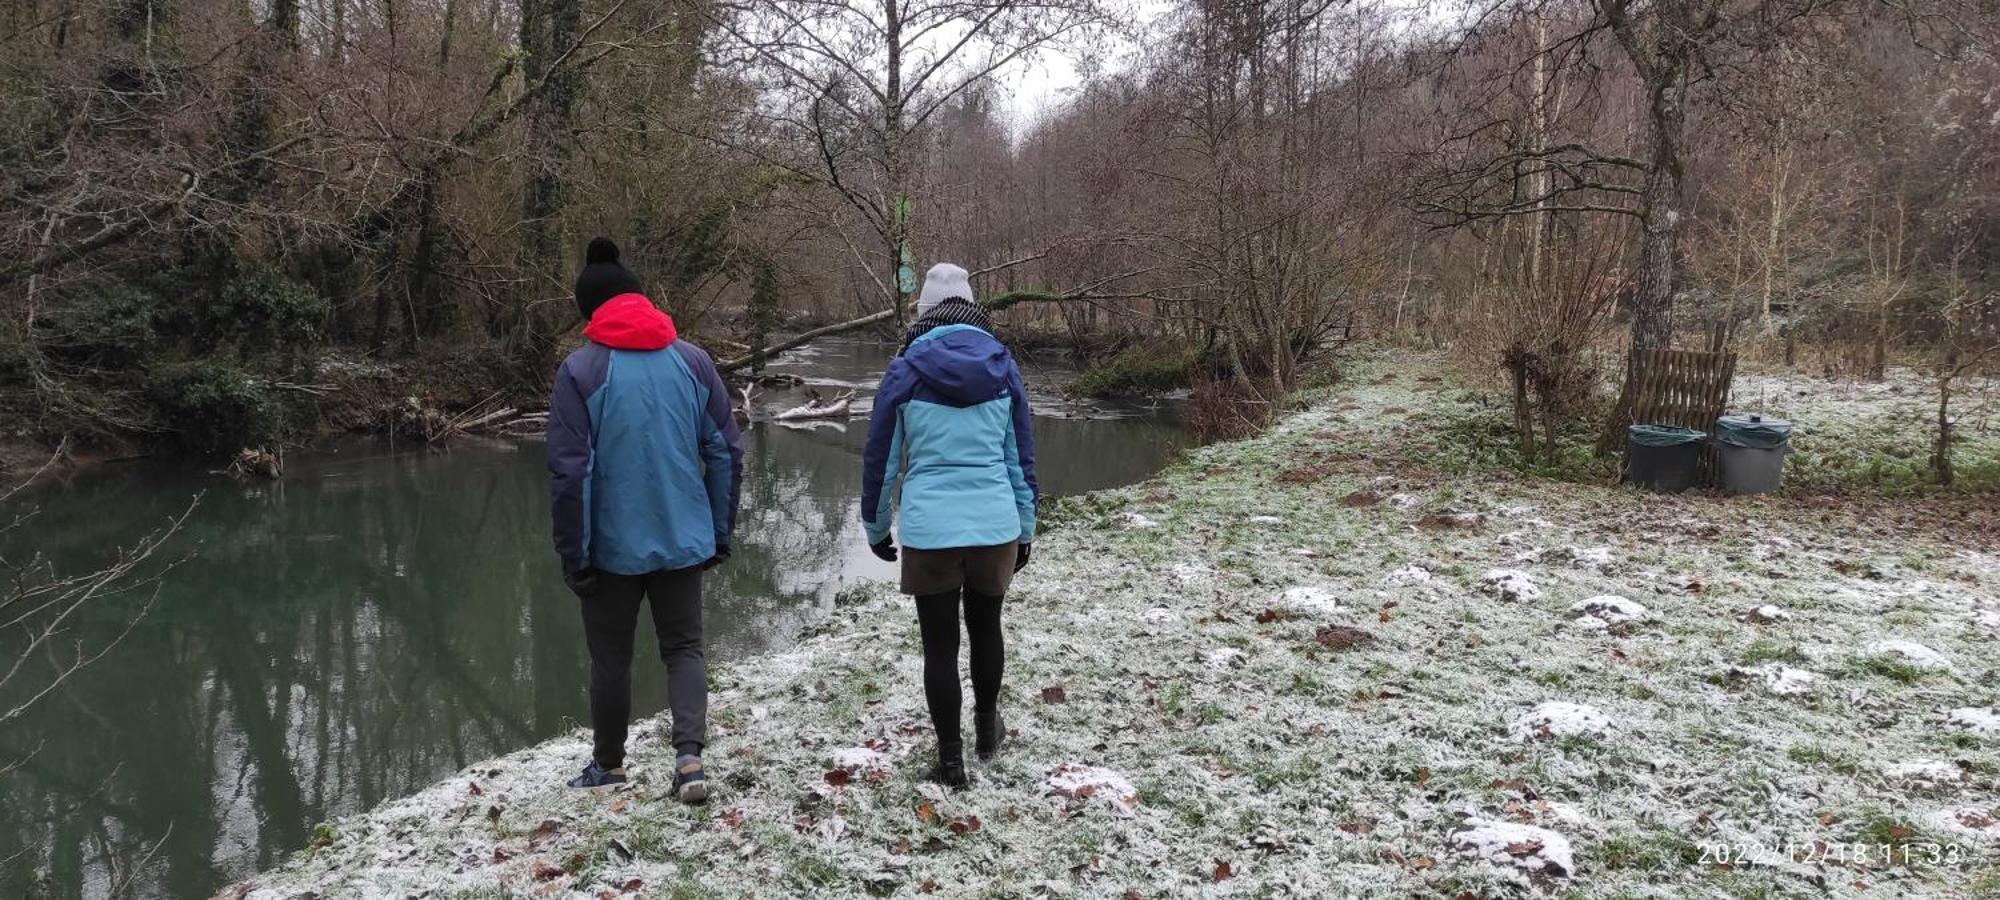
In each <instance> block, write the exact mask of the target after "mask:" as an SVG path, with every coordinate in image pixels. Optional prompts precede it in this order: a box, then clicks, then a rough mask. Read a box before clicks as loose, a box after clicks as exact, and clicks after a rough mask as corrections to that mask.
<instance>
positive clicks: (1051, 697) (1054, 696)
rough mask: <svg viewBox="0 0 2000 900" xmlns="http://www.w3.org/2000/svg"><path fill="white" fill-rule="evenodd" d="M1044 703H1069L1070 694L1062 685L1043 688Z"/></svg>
mask: <svg viewBox="0 0 2000 900" xmlns="http://www.w3.org/2000/svg"><path fill="white" fill-rule="evenodd" d="M1042 702H1043V703H1068V702H1069V692H1068V691H1065V690H1063V688H1062V685H1056V686H1055V687H1045V688H1042Z"/></svg>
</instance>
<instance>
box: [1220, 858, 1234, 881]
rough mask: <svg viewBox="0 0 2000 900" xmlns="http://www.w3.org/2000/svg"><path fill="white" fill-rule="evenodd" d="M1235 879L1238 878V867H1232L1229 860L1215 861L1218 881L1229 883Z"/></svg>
mask: <svg viewBox="0 0 2000 900" xmlns="http://www.w3.org/2000/svg"><path fill="white" fill-rule="evenodd" d="M1234 877H1236V867H1235V866H1232V865H1230V864H1229V860H1226V859H1218V860H1216V861H1215V880H1216V881H1228V880H1229V879H1231V878H1234Z"/></svg>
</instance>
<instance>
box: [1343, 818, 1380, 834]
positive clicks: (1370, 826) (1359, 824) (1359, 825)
mask: <svg viewBox="0 0 2000 900" xmlns="http://www.w3.org/2000/svg"><path fill="white" fill-rule="evenodd" d="M1340 830H1341V831H1345V832H1347V833H1348V834H1368V833H1369V832H1372V831H1374V830H1375V823H1374V822H1367V821H1354V822H1342V823H1340Z"/></svg>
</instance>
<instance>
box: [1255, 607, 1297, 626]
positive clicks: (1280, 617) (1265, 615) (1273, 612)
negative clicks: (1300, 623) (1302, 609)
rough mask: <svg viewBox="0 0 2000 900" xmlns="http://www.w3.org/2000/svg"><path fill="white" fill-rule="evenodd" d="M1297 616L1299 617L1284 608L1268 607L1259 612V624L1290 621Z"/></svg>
mask: <svg viewBox="0 0 2000 900" xmlns="http://www.w3.org/2000/svg"><path fill="white" fill-rule="evenodd" d="M1296 618H1298V616H1297V615H1294V614H1292V613H1289V612H1286V611H1284V610H1282V609H1267V610H1264V611H1263V612H1260V613H1258V614H1257V624H1259V625H1269V624H1271V623H1272V622H1289V621H1291V620H1293V619H1296Z"/></svg>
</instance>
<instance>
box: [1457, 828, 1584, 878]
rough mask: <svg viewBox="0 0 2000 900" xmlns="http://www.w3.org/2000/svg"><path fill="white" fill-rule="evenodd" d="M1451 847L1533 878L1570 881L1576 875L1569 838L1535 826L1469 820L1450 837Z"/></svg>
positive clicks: (1573, 855) (1573, 854)
mask: <svg viewBox="0 0 2000 900" xmlns="http://www.w3.org/2000/svg"><path fill="white" fill-rule="evenodd" d="M1451 845H1452V846H1453V847H1454V848H1456V849H1457V850H1458V852H1460V853H1462V854H1465V855H1466V856H1474V857H1478V858H1479V859H1483V860H1485V861H1487V862H1490V863H1492V864H1494V865H1496V866H1514V867H1516V868H1519V869H1523V870H1525V871H1527V872H1529V873H1532V874H1537V875H1554V876H1562V877H1567V876H1569V875H1570V874H1572V873H1574V872H1575V871H1576V858H1575V853H1574V851H1572V850H1571V848H1570V844H1569V838H1566V837H1563V836H1562V835H1560V834H1557V833H1555V832H1553V831H1550V830H1548V829H1546V828H1539V827H1536V826H1534V825H1522V824H1520V823H1518V822H1502V821H1497V820H1493V819H1469V820H1467V821H1466V823H1465V828H1464V829H1463V830H1460V831H1458V832H1456V833H1454V834H1453V835H1452V836H1451Z"/></svg>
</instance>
